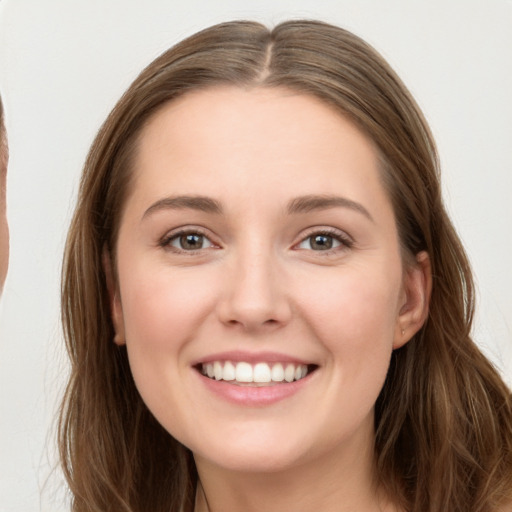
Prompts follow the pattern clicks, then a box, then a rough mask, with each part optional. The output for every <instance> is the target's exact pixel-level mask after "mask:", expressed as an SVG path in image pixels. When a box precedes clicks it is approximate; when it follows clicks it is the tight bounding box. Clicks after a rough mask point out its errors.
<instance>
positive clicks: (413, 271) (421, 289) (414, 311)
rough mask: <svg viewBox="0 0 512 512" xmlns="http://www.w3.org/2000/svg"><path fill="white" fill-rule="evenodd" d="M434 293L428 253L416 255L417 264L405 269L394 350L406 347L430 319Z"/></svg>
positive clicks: (423, 252) (422, 252)
mask: <svg viewBox="0 0 512 512" xmlns="http://www.w3.org/2000/svg"><path fill="white" fill-rule="evenodd" d="M431 292H432V269H431V265H430V257H429V255H428V253H427V252H425V251H421V252H419V253H418V254H417V255H416V262H415V263H414V264H413V265H410V266H409V267H408V268H406V269H405V274H404V293H403V302H402V304H401V306H400V311H399V313H398V318H397V325H396V328H395V340H394V343H393V348H394V349H397V348H400V347H402V346H403V345H405V344H406V343H407V342H408V341H409V340H410V339H411V338H412V337H413V336H414V335H415V334H416V333H417V332H418V331H419V330H420V329H421V327H422V326H423V324H424V323H425V321H426V320H427V317H428V309H429V302H430V294H431Z"/></svg>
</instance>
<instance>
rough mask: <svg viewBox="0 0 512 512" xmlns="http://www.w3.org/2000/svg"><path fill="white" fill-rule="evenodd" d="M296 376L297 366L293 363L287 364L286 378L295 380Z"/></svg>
mask: <svg viewBox="0 0 512 512" xmlns="http://www.w3.org/2000/svg"><path fill="white" fill-rule="evenodd" d="M294 377H295V366H294V365H293V364H287V365H286V368H285V369H284V380H285V381H286V382H293V379H294Z"/></svg>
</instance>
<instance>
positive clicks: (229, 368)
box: [223, 361, 236, 380]
mask: <svg viewBox="0 0 512 512" xmlns="http://www.w3.org/2000/svg"><path fill="white" fill-rule="evenodd" d="M235 378H236V372H235V365H234V364H233V363H230V362H229V361H227V362H226V363H225V364H224V375H223V379H224V380H235Z"/></svg>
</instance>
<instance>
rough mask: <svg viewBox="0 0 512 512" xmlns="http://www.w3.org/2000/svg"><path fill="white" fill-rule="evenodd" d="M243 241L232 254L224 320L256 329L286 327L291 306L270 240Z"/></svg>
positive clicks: (253, 239)
mask: <svg viewBox="0 0 512 512" xmlns="http://www.w3.org/2000/svg"><path fill="white" fill-rule="evenodd" d="M248 235H249V236H247V237H246V239H245V240H244V242H243V243H241V244H240V245H239V246H238V247H237V249H236V250H235V251H234V254H233V260H232V261H231V265H230V275H227V276H226V281H227V282H228V283H229V285H228V287H227V293H226V296H225V301H224V302H225V303H224V305H223V320H224V321H226V322H229V323H231V324H240V325H243V326H244V327H245V328H246V329H256V328H258V327H260V326H263V325H276V324H282V323H285V322H286V321H287V320H288V318H289V316H290V305H289V304H288V300H287V297H286V293H285V287H284V286H283V285H284V283H283V275H282V273H281V272H280V271H279V261H278V258H277V255H276V254H275V250H274V248H273V247H272V244H270V243H269V240H268V239H267V240H261V239H259V237H258V236H256V235H254V234H253V236H250V234H248Z"/></svg>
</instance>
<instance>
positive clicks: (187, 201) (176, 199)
mask: <svg viewBox="0 0 512 512" xmlns="http://www.w3.org/2000/svg"><path fill="white" fill-rule="evenodd" d="M339 207H341V208H348V209H351V210H354V211H356V212H358V213H361V214H363V215H364V216H365V217H367V218H368V219H369V220H371V221H372V222H375V221H374V219H373V217H372V216H371V214H370V212H369V211H368V210H367V209H366V208H365V207H364V206H363V205H362V204H360V203H358V202H356V201H352V200H351V199H348V198H346V197H341V196H333V195H313V194H311V195H306V196H300V197H296V198H294V199H292V200H291V201H290V202H289V203H288V206H287V208H286V211H287V213H288V215H293V214H298V213H309V212H312V211H315V210H327V209H329V208H339ZM185 209H190V210H197V211H201V212H205V213H213V214H216V215H221V214H222V211H223V210H222V205H221V204H220V202H219V201H217V200H215V199H212V198H211V197H207V196H173V197H165V198H163V199H160V200H158V201H156V202H155V203H153V204H152V205H151V206H150V207H149V208H148V209H147V210H146V211H145V212H144V215H143V216H142V218H143V219H144V218H145V217H147V216H149V215H151V214H153V213H155V212H158V211H162V210H185Z"/></svg>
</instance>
